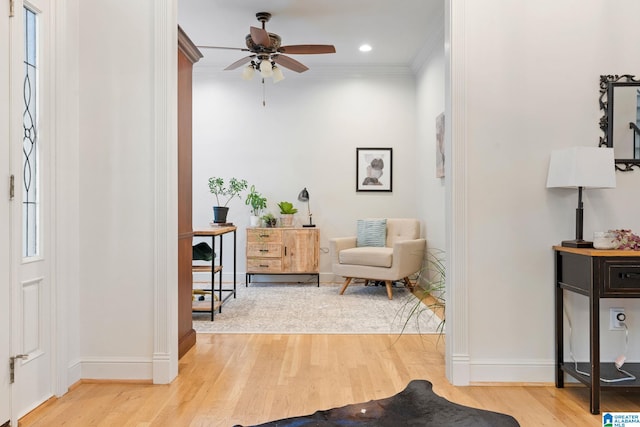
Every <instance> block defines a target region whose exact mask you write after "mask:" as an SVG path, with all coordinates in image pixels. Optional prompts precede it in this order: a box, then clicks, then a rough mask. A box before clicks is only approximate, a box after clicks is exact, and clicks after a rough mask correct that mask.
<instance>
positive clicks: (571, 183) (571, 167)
mask: <svg viewBox="0 0 640 427" xmlns="http://www.w3.org/2000/svg"><path fill="white" fill-rule="evenodd" d="M615 186H616V169H615V162H614V157H613V148H603V147H572V148H567V149H562V150H553V151H552V152H551V160H550V161H549V174H548V175H547V188H553V187H565V188H578V187H583V188H615Z"/></svg>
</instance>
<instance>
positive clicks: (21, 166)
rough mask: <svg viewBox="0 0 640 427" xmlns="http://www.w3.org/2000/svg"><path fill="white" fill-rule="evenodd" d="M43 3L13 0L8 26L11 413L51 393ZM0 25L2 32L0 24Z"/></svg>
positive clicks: (47, 113)
mask: <svg viewBox="0 0 640 427" xmlns="http://www.w3.org/2000/svg"><path fill="white" fill-rule="evenodd" d="M49 2H50V0H30V1H29V2H26V1H25V2H23V1H21V0H14V3H15V4H14V16H13V17H12V18H9V28H10V30H9V31H10V42H9V43H10V48H9V50H10V60H9V67H11V74H10V82H9V87H10V96H9V107H8V108H9V117H10V123H9V126H8V128H9V143H8V146H9V155H10V158H11V164H10V168H11V171H10V173H11V174H12V175H13V176H14V178H15V196H14V198H13V200H12V201H11V202H10V204H11V206H10V217H11V219H10V224H11V225H10V227H11V237H10V239H9V240H10V242H11V248H10V251H11V256H10V259H11V265H10V271H11V273H10V280H11V310H10V312H11V318H10V319H9V322H10V326H11V328H10V331H11V356H14V357H15V356H20V357H23V358H19V359H16V360H15V382H14V383H13V384H12V385H11V415H12V417H11V418H12V419H13V423H14V425H17V422H16V420H17V419H18V418H20V417H21V416H23V415H24V414H26V413H27V412H29V411H30V410H32V409H34V408H35V407H36V406H38V405H40V404H41V403H43V402H44V401H46V400H47V399H49V398H50V397H51V396H52V395H53V393H52V384H53V381H52V372H53V370H52V357H51V337H52V335H53V332H54V328H53V322H52V313H51V298H52V292H51V274H50V265H51V257H52V253H51V251H50V248H51V247H52V242H51V237H52V234H51V232H50V229H51V220H50V217H51V215H50V211H51V191H50V190H51V184H50V182H51V177H52V173H51V158H52V156H51V150H52V149H53V147H52V146H53V135H52V124H51V120H50V116H51V108H50V105H51V101H52V99H51V96H50V93H51V90H50V83H49V82H50V81H51V80H52V79H51V72H50V69H51V68H50V67H51V60H50V59H51V58H50V55H49V52H50V50H51V49H50V47H49V46H48V43H49V40H51V38H52V34H50V32H49V28H50V25H49V22H50V13H49ZM3 28H6V27H3Z"/></svg>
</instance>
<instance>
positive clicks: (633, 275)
mask: <svg viewBox="0 0 640 427" xmlns="http://www.w3.org/2000/svg"><path fill="white" fill-rule="evenodd" d="M619 277H620V278H621V279H640V273H620V276H619Z"/></svg>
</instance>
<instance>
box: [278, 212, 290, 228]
mask: <svg viewBox="0 0 640 427" xmlns="http://www.w3.org/2000/svg"><path fill="white" fill-rule="evenodd" d="M281 215H282V216H281V217H280V226H281V227H293V214H281Z"/></svg>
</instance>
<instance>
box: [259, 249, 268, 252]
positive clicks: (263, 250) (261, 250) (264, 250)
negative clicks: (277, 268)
mask: <svg viewBox="0 0 640 427" xmlns="http://www.w3.org/2000/svg"><path fill="white" fill-rule="evenodd" d="M260 252H269V249H260Z"/></svg>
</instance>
